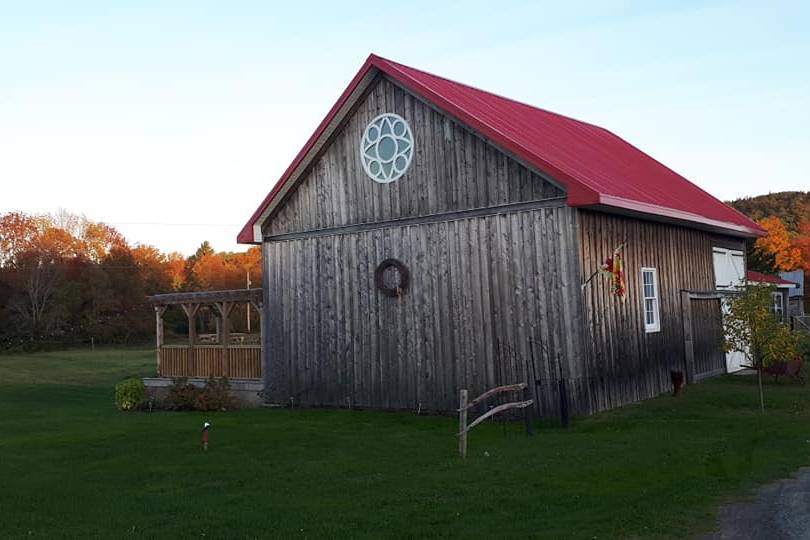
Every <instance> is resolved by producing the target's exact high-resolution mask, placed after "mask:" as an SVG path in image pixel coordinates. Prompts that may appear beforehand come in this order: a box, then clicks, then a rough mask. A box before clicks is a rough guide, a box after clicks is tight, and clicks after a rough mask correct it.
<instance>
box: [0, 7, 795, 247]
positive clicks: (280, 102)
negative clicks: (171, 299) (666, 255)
mask: <svg viewBox="0 0 810 540" xmlns="http://www.w3.org/2000/svg"><path fill="white" fill-rule="evenodd" d="M370 52H375V53H377V54H380V55H382V56H386V57H388V58H391V59H394V60H397V61H399V62H402V63H405V64H408V65H412V66H414V67H418V68H421V69H425V70H427V71H431V72H434V73H437V74H441V75H444V76H446V77H449V78H452V79H455V80H459V81H462V82H465V83H468V84H472V85H475V86H478V87H481V88H484V89H486V90H491V91H494V92H497V93H500V94H504V95H507V96H509V97H513V98H516V99H519V100H522V101H526V102H528V103H532V104H534V105H537V106H540V107H543V108H546V109H550V110H553V111H556V112H560V113H563V114H567V115H570V116H574V117H576V118H580V119H583V120H587V121H590V122H593V123H597V124H600V125H603V126H605V127H607V128H609V129H611V130H612V131H614V132H616V133H618V134H619V135H621V136H622V137H624V138H626V139H627V140H629V141H630V142H632V143H634V144H635V145H637V146H639V147H640V148H641V149H643V150H645V151H647V152H648V153H650V154H652V155H653V156H654V157H656V158H657V159H659V160H661V161H663V162H664V163H666V164H667V165H669V166H670V167H672V168H673V169H675V170H677V171H678V172H680V173H682V174H684V175H685V176H686V177H687V178H690V179H691V180H693V181H694V182H696V183H697V184H699V185H700V186H701V187H703V188H704V189H707V190H708V191H709V192H711V193H713V194H714V195H716V196H718V197H720V198H723V199H728V198H733V197H738V196H743V195H755V194H760V193H767V192H768V191H781V190H788V189H789V190H808V189H810V3H808V2H803V3H802V2H795V3H789V2H750V3H745V2H683V1H675V2H658V3H654V2H629V1H628V2H558V1H555V2H548V3H540V2H526V3H512V2H506V1H489V2H483V3H474V2H457V3H450V2H437V1H435V0H434V1H431V2H424V3H422V2H370V3H362V4H361V3H351V2H327V3H323V4H322V5H321V4H315V3H310V2H284V3H274V2H239V1H230V2H204V1H187V2H179V1H177V2H172V1H168V0H164V1H160V2H146V1H138V2H123V1H118V2H107V1H98V2H80V1H75V2H61V1H58V2H57V1H54V2H37V1H35V0H32V1H11V2H6V1H4V0H0V186H2V190H0V212H1V211H8V210H23V211H27V212H48V211H55V210H57V209H58V208H65V209H68V210H71V211H74V212H78V213H84V214H86V215H87V216H88V217H89V218H91V219H94V220H102V221H106V222H108V223H111V224H113V225H115V226H116V227H118V228H119V229H120V230H121V231H122V232H124V233H125V234H126V236H127V237H128V238H129V239H130V240H131V241H133V242H135V241H141V242H146V243H150V244H154V245H156V246H158V247H159V248H161V249H163V250H180V251H182V252H184V253H190V252H192V251H193V250H194V249H195V247H196V246H197V245H198V244H199V243H200V242H201V241H202V240H203V239H209V240H210V241H211V242H212V243H213V244H214V246H215V247H216V248H218V249H236V245H235V236H236V233H237V232H238V229H239V228H240V226H241V225H242V224H243V223H244V222H245V221H246V220H247V218H248V217H249V215H250V214H251V212H252V211H253V210H254V209H255V207H256V206H257V204H258V203H259V201H260V200H261V198H262V197H263V196H264V195H265V194H266V193H267V192H268V191H269V189H270V188H271V187H272V185H273V184H274V183H275V181H276V180H277V179H278V177H279V175H280V174H281V172H282V171H283V170H284V169H285V168H286V166H287V165H288V164H289V162H290V161H291V160H292V158H293V156H294V155H295V154H296V153H297V151H298V150H299V148H300V147H301V146H302V144H303V143H304V141H305V140H306V139H307V137H308V136H309V135H310V133H311V132H312V131H313V129H314V128H315V126H316V125H317V124H318V122H319V121H320V119H321V118H322V117H323V115H324V114H325V113H326V111H327V110H328V109H329V107H330V106H331V105H332V103H333V102H334V100H335V99H336V98H337V96H338V95H339V94H340V92H341V91H342V90H343V88H344V87H345V85H346V84H347V83H348V81H349V80H350V78H351V77H352V76H353V75H354V73H355V71H356V70H357V69H358V68H359V67H360V65H361V64H362V62H363V61H364V59H365V58H366V56H367V55H368V54H369V53H370ZM184 224H186V225H184ZM188 224H194V225H188Z"/></svg>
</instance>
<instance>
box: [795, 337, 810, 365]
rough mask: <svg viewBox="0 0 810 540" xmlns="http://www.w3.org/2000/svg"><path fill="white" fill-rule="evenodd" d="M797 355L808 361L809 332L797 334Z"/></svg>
mask: <svg viewBox="0 0 810 540" xmlns="http://www.w3.org/2000/svg"><path fill="white" fill-rule="evenodd" d="M798 349H799V357H800V358H801V359H802V360H804V361H805V362H810V334H806V333H800V334H799V346H798Z"/></svg>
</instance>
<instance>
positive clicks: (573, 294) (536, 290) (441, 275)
mask: <svg viewBox="0 0 810 540" xmlns="http://www.w3.org/2000/svg"><path fill="white" fill-rule="evenodd" d="M366 181H367V182H370V181H368V180H366ZM576 238H577V235H576V218H575V213H574V211H573V210H571V209H570V208H567V207H565V206H557V207H553V208H537V209H533V210H527V211H517V212H506V213H499V214H494V215H488V216H479V217H474V218H465V219H453V220H448V221H442V222H436V223H423V224H418V225H409V226H401V227H387V228H382V229H373V230H364V231H358V232H350V233H345V234H326V235H315V236H312V235H308V236H304V237H301V238H297V239H289V240H279V241H270V242H268V243H266V244H265V246H266V247H265V249H266V250H267V257H266V258H265V265H266V268H265V270H266V273H265V275H266V276H267V281H268V287H269V290H268V295H267V297H268V302H267V304H266V309H267V310H268V311H267V313H268V315H269V317H268V319H269V323H268V325H267V327H266V328H267V331H268V332H269V334H268V336H269V343H268V345H269V350H270V352H269V358H268V361H269V362H270V372H271V374H272V375H271V380H270V388H269V393H270V398H271V399H273V400H274V401H278V402H288V401H289V399H290V397H293V398H294V399H295V401H296V402H297V403H303V404H308V405H315V406H321V405H323V406H337V407H346V406H353V407H380V408H390V409H412V410H415V409H418V408H420V407H421V409H422V410H433V411H452V410H453V409H454V408H456V407H457V400H458V390H459V388H465V387H466V388H469V389H470V392H471V394H473V395H477V394H478V393H480V392H483V391H484V390H486V389H488V388H491V387H493V386H497V385H500V384H506V383H513V382H517V381H530V382H532V381H534V380H538V381H539V382H540V386H539V387H537V388H538V389H539V392H538V394H539V409H540V412H542V413H543V414H555V413H556V411H557V405H558V401H557V393H556V384H555V383H556V381H557V379H558V376H559V372H558V370H560V369H561V370H562V373H563V376H566V377H573V378H577V379H580V378H581V377H582V375H583V373H582V372H581V369H580V364H579V362H581V360H582V354H581V343H580V341H579V339H578V338H579V337H580V336H581V335H582V333H581V332H579V331H577V328H578V326H579V325H581V315H582V311H581V306H580V304H579V302H580V288H579V283H576V282H575V281H576V279H577V276H578V273H579V272H578V266H577V265H578V259H577V250H576ZM390 257H395V258H397V259H399V260H401V261H402V262H404V263H405V264H406V265H407V266H408V267H409V269H410V276H411V283H410V288H409V290H408V291H407V292H406V293H405V294H404V295H403V296H402V297H400V298H391V297H386V296H383V295H382V294H380V292H379V291H378V290H377V289H376V287H375V284H374V270H375V268H376V267H377V265H378V264H379V263H380V262H382V261H383V260H385V259H387V258H390ZM577 399H578V397H577V396H576V395H575V396H573V397H572V400H573V401H576V400H577Z"/></svg>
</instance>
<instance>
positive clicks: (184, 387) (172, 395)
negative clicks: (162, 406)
mask: <svg viewBox="0 0 810 540" xmlns="http://www.w3.org/2000/svg"><path fill="white" fill-rule="evenodd" d="M201 392H202V390H200V389H199V388H197V387H196V386H194V385H193V384H191V383H190V382H188V379H186V378H184V377H181V378H179V379H176V380H175V381H174V384H173V385H172V386H171V388H169V397H168V399H167V400H166V407H167V408H168V409H171V410H173V411H193V410H194V408H195V404H196V403H197V397H198V396H199V395H200V393H201Z"/></svg>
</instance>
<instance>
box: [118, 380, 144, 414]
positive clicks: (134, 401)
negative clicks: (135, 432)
mask: <svg viewBox="0 0 810 540" xmlns="http://www.w3.org/2000/svg"><path fill="white" fill-rule="evenodd" d="M145 397H146V389H145V388H144V386H143V381H142V380H141V379H135V378H131V379H125V380H123V381H121V382H119V383H118V384H116V385H115V404H116V405H117V406H118V408H119V409H121V410H122V411H131V410H134V409H137V408H138V407H139V406H140V405H141V404H142V403H143V402H144V398H145Z"/></svg>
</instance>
